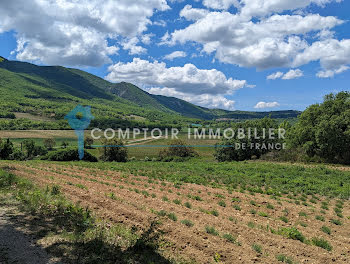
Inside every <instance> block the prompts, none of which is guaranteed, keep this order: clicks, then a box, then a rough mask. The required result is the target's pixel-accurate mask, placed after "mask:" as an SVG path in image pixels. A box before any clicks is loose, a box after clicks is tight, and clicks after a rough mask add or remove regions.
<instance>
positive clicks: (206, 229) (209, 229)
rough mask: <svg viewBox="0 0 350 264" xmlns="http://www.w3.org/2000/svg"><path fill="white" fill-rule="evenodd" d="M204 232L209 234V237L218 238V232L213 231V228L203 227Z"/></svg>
mask: <svg viewBox="0 0 350 264" xmlns="http://www.w3.org/2000/svg"><path fill="white" fill-rule="evenodd" d="M205 231H206V232H207V233H208V234H211V235H214V236H218V235H219V232H218V231H216V230H215V228H214V227H213V226H206V227H205Z"/></svg>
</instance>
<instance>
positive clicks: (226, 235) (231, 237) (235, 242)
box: [222, 233, 241, 246]
mask: <svg viewBox="0 0 350 264" xmlns="http://www.w3.org/2000/svg"><path fill="white" fill-rule="evenodd" d="M222 237H223V238H224V239H226V240H227V241H229V242H231V243H232V244H236V245H238V246H240V245H241V243H239V242H238V241H237V238H236V237H234V236H233V235H231V234H230V233H226V234H224V235H223V236H222Z"/></svg>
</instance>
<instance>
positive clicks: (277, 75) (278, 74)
mask: <svg viewBox="0 0 350 264" xmlns="http://www.w3.org/2000/svg"><path fill="white" fill-rule="evenodd" d="M282 76H283V72H275V73H272V74H270V75H269V76H267V77H266V79H268V80H276V79H279V78H281V77H282Z"/></svg>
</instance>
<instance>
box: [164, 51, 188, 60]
mask: <svg viewBox="0 0 350 264" xmlns="http://www.w3.org/2000/svg"><path fill="white" fill-rule="evenodd" d="M186 56H187V54H186V52H184V51H174V52H172V53H170V54H168V55H165V56H164V59H166V60H173V59H175V58H184V57H186Z"/></svg>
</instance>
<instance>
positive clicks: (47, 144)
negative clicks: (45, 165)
mask: <svg viewBox="0 0 350 264" xmlns="http://www.w3.org/2000/svg"><path fill="white" fill-rule="evenodd" d="M44 146H45V147H46V148H47V149H48V150H52V149H53V148H54V147H55V146H56V141H55V139H53V138H46V139H44Z"/></svg>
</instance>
